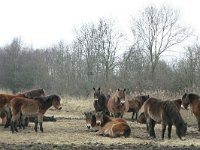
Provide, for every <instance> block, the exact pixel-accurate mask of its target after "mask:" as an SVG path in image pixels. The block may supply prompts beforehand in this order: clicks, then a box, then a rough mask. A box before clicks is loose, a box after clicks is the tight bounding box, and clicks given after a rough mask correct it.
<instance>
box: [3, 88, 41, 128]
mask: <svg viewBox="0 0 200 150" xmlns="http://www.w3.org/2000/svg"><path fill="white" fill-rule="evenodd" d="M44 95H45V94H44V90H43V89H36V90H31V91H28V92H24V93H19V94H17V95H9V94H0V112H2V111H4V112H5V113H6V123H5V126H4V127H5V128H6V127H8V126H9V125H10V120H11V111H10V101H11V100H12V99H13V98H16V97H24V98H34V97H39V96H44Z"/></svg>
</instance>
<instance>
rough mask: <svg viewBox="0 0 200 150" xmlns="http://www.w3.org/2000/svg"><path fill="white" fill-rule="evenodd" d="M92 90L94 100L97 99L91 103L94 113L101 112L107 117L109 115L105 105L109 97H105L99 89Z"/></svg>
mask: <svg viewBox="0 0 200 150" xmlns="http://www.w3.org/2000/svg"><path fill="white" fill-rule="evenodd" d="M93 90H94V98H96V99H97V100H94V102H93V105H94V108H95V111H96V112H99V111H103V112H105V113H106V114H107V115H109V111H108V108H107V103H108V99H109V98H110V96H109V95H108V96H107V97H106V96H105V95H104V94H103V92H102V91H101V89H100V88H98V89H97V88H96V89H95V88H93Z"/></svg>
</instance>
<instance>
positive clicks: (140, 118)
mask: <svg viewBox="0 0 200 150" xmlns="http://www.w3.org/2000/svg"><path fill="white" fill-rule="evenodd" d="M172 102H174V104H175V105H176V107H177V109H178V110H179V111H180V109H181V104H182V101H181V99H175V100H172ZM138 114H139V115H138V118H137V122H138V123H141V124H145V123H146V117H145V115H144V107H143V106H142V107H141V109H140V110H139V112H138Z"/></svg>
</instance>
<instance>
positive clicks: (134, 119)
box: [131, 111, 135, 121]
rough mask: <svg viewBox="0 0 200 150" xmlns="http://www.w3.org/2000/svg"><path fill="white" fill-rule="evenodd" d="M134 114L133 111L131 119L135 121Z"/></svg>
mask: <svg viewBox="0 0 200 150" xmlns="http://www.w3.org/2000/svg"><path fill="white" fill-rule="evenodd" d="M134 115H135V112H134V111H133V113H132V118H131V119H132V120H133V121H135V119H134Z"/></svg>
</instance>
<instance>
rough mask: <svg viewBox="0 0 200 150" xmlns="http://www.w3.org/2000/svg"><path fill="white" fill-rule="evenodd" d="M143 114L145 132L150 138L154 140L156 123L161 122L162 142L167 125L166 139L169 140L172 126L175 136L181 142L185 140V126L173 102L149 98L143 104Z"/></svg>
mask: <svg viewBox="0 0 200 150" xmlns="http://www.w3.org/2000/svg"><path fill="white" fill-rule="evenodd" d="M144 114H145V117H146V121H147V132H148V133H149V136H150V137H151V138H156V135H155V131H154V127H155V124H156V122H158V123H159V122H161V124H162V139H163V140H164V134H165V130H166V126H167V125H168V138H169V139H170V138H171V129H172V124H174V125H175V127H176V134H177V136H178V137H179V138H180V139H182V140H184V139H185V138H184V137H185V135H186V131H187V124H186V123H185V122H184V120H183V118H182V117H181V114H180V112H179V110H178V108H177V106H176V105H175V103H174V102H172V101H162V100H160V99H156V98H149V99H148V100H147V101H146V102H144Z"/></svg>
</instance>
